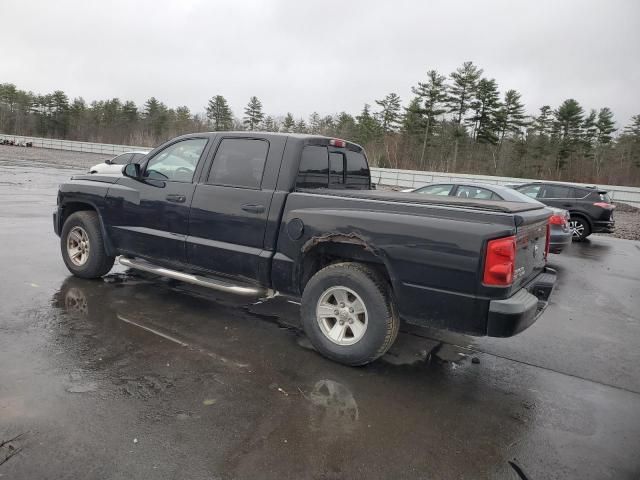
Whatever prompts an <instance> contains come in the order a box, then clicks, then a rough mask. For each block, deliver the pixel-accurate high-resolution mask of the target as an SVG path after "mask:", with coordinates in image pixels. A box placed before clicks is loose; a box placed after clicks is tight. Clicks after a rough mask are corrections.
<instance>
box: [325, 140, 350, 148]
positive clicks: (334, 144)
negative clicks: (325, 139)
mask: <svg viewBox="0 0 640 480" xmlns="http://www.w3.org/2000/svg"><path fill="white" fill-rule="evenodd" d="M329 145H331V146H332V147H338V148H344V147H346V146H347V142H345V141H344V140H340V139H338V138H332V139H331V140H329Z"/></svg>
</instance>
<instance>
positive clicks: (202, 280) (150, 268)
mask: <svg viewBox="0 0 640 480" xmlns="http://www.w3.org/2000/svg"><path fill="white" fill-rule="evenodd" d="M118 262H119V263H120V265H124V266H125V267H129V268H135V269H136V270H142V271H144V272H149V273H154V274H156V275H160V276H162V277H169V278H173V279H174V280H180V281H182V282H187V283H192V284H194V285H200V286H201V287H207V288H212V289H214V290H220V291H221V292H228V293H235V294H237V295H252V296H255V295H267V296H271V295H272V292H271V291H270V290H265V289H262V288H256V287H243V286H240V285H234V284H233V283H229V282H225V281H224V280H218V279H213V278H209V277H202V276H200V275H193V274H191V273H184V272H179V271H177V270H171V269H169V268H164V267H159V266H157V265H154V264H152V263H149V262H147V261H145V260H140V259H137V258H136V259H133V258H127V257H118Z"/></svg>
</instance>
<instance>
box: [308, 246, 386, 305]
mask: <svg viewBox="0 0 640 480" xmlns="http://www.w3.org/2000/svg"><path fill="white" fill-rule="evenodd" d="M341 262H359V263H364V264H367V265H369V266H371V267H372V268H374V269H375V270H376V271H377V272H378V273H380V274H381V275H382V276H383V277H384V278H385V279H386V280H387V281H388V282H389V284H390V286H391V289H392V291H393V285H394V276H393V272H392V270H391V269H390V268H389V265H388V262H387V261H386V259H385V257H384V255H383V254H382V252H380V251H378V250H376V249H374V248H373V247H371V246H370V245H368V244H367V243H366V242H365V241H364V240H363V239H362V238H360V237H358V236H356V235H343V234H334V235H328V236H323V237H314V238H312V239H310V240H309V241H308V242H307V243H305V245H304V247H303V255H302V258H301V262H300V267H299V269H298V272H297V282H296V283H297V285H298V288H299V290H300V293H302V292H303V291H304V288H305V286H306V284H307V282H308V281H309V280H310V279H311V277H313V275H315V274H316V273H317V272H318V271H320V270H322V269H323V268H324V267H326V266H328V265H332V264H334V263H341Z"/></svg>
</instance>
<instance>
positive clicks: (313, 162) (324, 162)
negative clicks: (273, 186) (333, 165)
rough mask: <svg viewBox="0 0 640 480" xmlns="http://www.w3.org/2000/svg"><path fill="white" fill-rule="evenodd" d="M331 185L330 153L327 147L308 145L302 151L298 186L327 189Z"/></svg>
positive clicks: (297, 180)
mask: <svg viewBox="0 0 640 480" xmlns="http://www.w3.org/2000/svg"><path fill="white" fill-rule="evenodd" d="M328 185H329V152H328V150H327V148H326V147H319V146H315V145H307V146H306V147H304V149H303V150H302V158H301V159H300V168H299V169H298V178H297V179H296V186H297V187H298V188H327V186H328Z"/></svg>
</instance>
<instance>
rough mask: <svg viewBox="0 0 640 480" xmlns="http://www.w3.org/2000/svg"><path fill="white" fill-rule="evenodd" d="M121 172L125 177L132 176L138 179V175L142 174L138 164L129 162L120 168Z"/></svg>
mask: <svg viewBox="0 0 640 480" xmlns="http://www.w3.org/2000/svg"><path fill="white" fill-rule="evenodd" d="M122 174H123V175H124V176H125V177H129V178H133V179H134V180H140V177H141V176H142V171H141V170H140V164H139V163H129V164H128V165H125V166H124V168H123V169H122Z"/></svg>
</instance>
